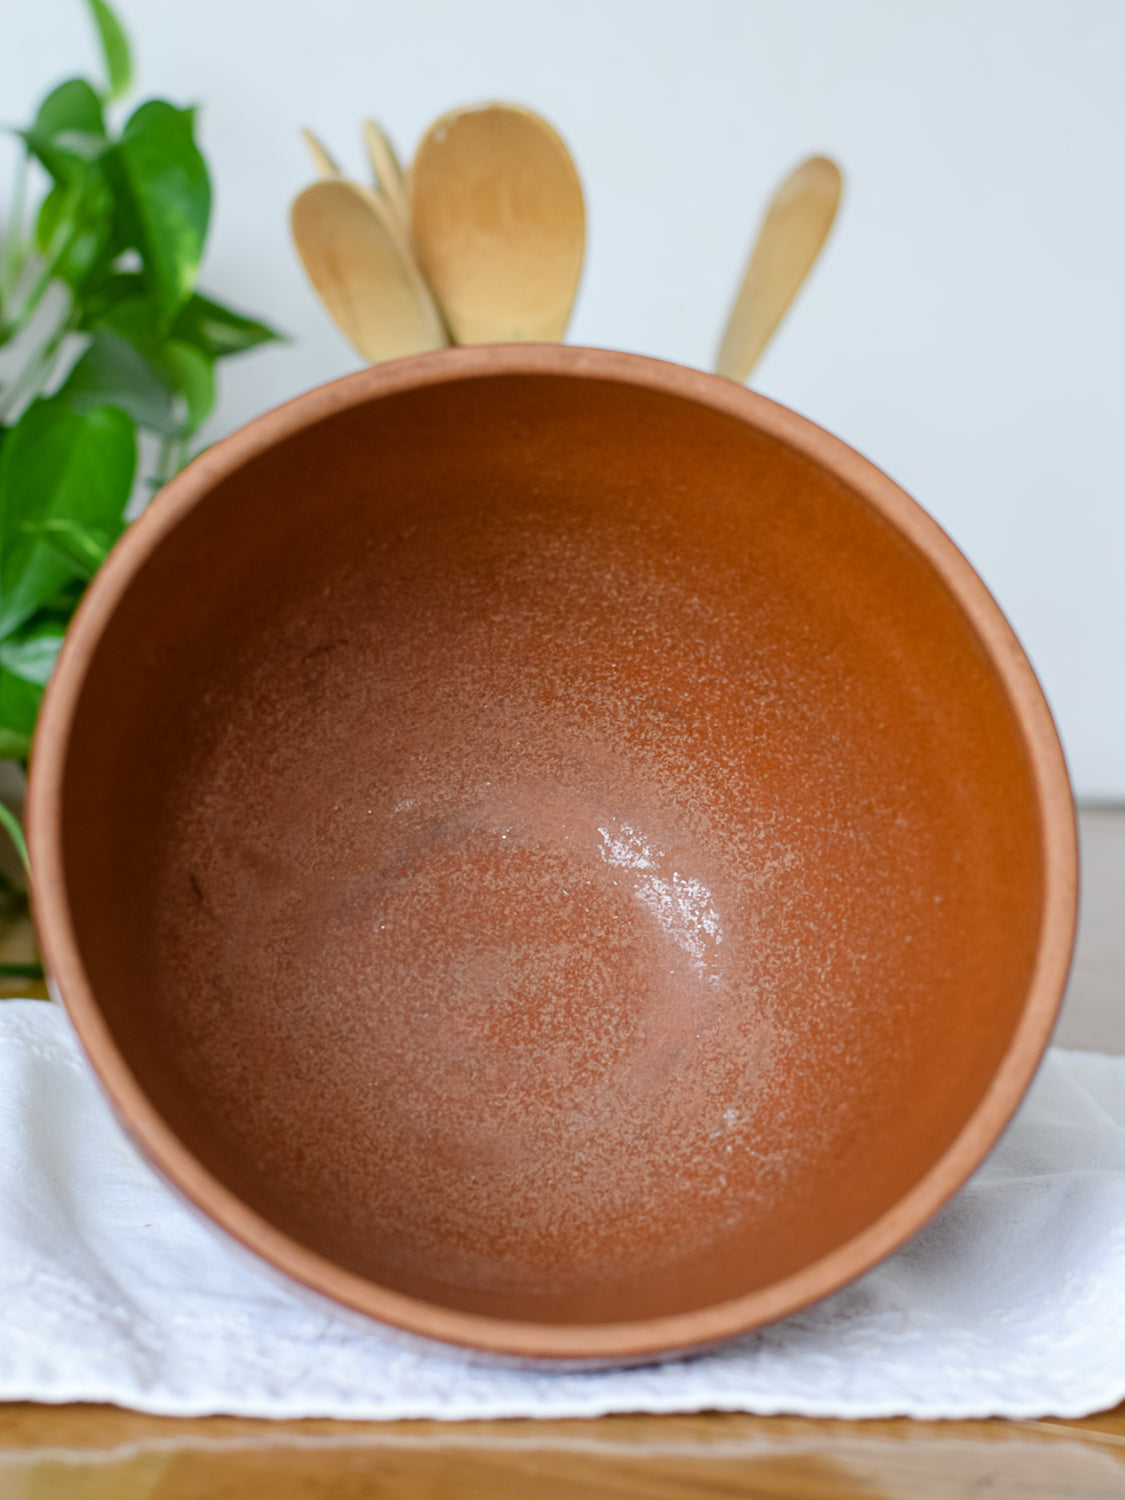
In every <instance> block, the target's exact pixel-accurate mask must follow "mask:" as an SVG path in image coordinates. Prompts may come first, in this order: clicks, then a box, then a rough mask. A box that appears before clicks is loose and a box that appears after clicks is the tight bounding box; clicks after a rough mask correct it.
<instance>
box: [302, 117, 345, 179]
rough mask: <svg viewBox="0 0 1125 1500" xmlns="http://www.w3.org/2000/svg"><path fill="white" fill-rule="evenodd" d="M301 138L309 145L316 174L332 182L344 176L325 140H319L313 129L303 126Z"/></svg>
mask: <svg viewBox="0 0 1125 1500" xmlns="http://www.w3.org/2000/svg"><path fill="white" fill-rule="evenodd" d="M301 139H302V140H303V141H304V143H305V145H306V146H307V147H308V152H309V155H310V156H311V157H312V162H313V166H314V167H315V168H316V175H317V176H318V177H319V178H320V179H321V181H323V182H331V181H332V180H333V179H334V178H337V177H343V175H344V174H343V172H341V171H340V168H339V167H338V166H337V165H336V163H335V161H334V160H333V158H332V156H331V155H330V154H329V152H328V149H327V148H326V146H325V145H324V143H323V141H321V140H319V139H318V138H317V137H316V136H315V135H313V133H312V131H311V130H308V129H305V128H304V127H302V129H301Z"/></svg>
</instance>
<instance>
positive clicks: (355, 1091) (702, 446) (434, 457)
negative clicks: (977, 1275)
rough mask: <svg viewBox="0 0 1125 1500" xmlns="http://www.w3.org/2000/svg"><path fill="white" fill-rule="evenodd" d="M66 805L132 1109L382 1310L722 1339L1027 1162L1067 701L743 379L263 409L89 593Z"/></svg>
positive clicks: (382, 388) (296, 1267)
mask: <svg viewBox="0 0 1125 1500" xmlns="http://www.w3.org/2000/svg"><path fill="white" fill-rule="evenodd" d="M34 760H35V763H34V770H33V775H32V787H31V795H30V803H31V844H32V851H33V865H34V872H35V880H36V898H37V912H38V920H39V924H40V931H41V935H42V939H43V944H44V948H45V951H46V955H47V960H48V963H49V966H50V968H51V970H52V972H53V974H54V976H55V979H56V981H57V983H58V986H59V988H60V989H61V991H62V994H63V996H64V997H65V1000H66V1004H67V1007H68V1009H69V1011H70V1014H71V1017H72V1018H73V1021H74V1024H75V1026H76V1027H77V1029H78V1033H79V1035H80V1037H81V1039H82V1042H83V1044H84V1045H85V1048H86V1050H87V1052H88V1054H89V1056H90V1059H91V1060H92V1062H93V1064H94V1066H95V1068H96V1069H97V1071H98V1073H99V1074H100V1076H101V1078H102V1081H103V1083H104V1084H105V1087H106V1088H107V1090H108V1092H109V1095H110V1097H111V1099H112V1100H113V1103H114V1105H115V1106H116V1109H117V1111H118V1113H119V1114H120V1116H121V1118H122V1119H123V1121H124V1122H125V1124H126V1126H127V1127H128V1128H129V1130H130V1131H131V1132H132V1134H133V1136H134V1137H135V1139H136V1140H137V1142H138V1143H139V1144H140V1146H141V1147H142V1148H143V1150H144V1151H145V1152H146V1153H147V1155H148V1157H149V1158H150V1159H151V1161H153V1162H154V1163H155V1164H156V1166H157V1167H158V1168H159V1169H160V1170H161V1171H162V1172H163V1173H164V1175H165V1176H166V1177H167V1178H168V1179H169V1180H170V1181H171V1182H172V1183H173V1184H175V1186H176V1187H178V1188H179V1189H180V1190H181V1191H182V1192H183V1193H184V1194H186V1195H187V1197H188V1198H189V1199H191V1200H192V1201H193V1202H194V1203H195V1204H197V1205H198V1207H199V1208H200V1209H202V1210H203V1211H204V1213H206V1214H207V1215H209V1216H210V1217H211V1218H212V1219H213V1220H214V1221H215V1222H216V1223H217V1224H218V1225H220V1226H222V1228H223V1229H225V1230H226V1231H228V1232H229V1233H230V1234H232V1235H233V1236H235V1237H236V1238H237V1239H238V1240H240V1241H242V1242H243V1243H244V1244H245V1245H247V1246H249V1247H250V1248H251V1249H253V1250H255V1251H257V1252H258V1253H259V1254H260V1255H261V1256H264V1257H265V1259H266V1260H267V1261H269V1262H272V1264H273V1265H274V1266H275V1267H278V1268H280V1269H281V1270H282V1271H284V1272H287V1273H288V1274H289V1276H291V1277H293V1278H295V1279H296V1280H297V1281H298V1282H300V1283H303V1284H304V1285H305V1286H306V1287H308V1288H311V1289H312V1290H314V1291H316V1292H319V1293H322V1294H326V1295H327V1296H328V1297H330V1298H332V1299H335V1301H336V1302H338V1303H340V1304H343V1305H344V1306H346V1307H348V1308H351V1309H354V1310H356V1311H358V1312H360V1313H364V1314H367V1315H369V1316H370V1317H373V1318H375V1319H378V1320H380V1321H381V1322H383V1323H385V1324H388V1325H392V1326H394V1327H396V1328H398V1329H400V1330H405V1331H407V1332H410V1333H413V1334H415V1335H423V1336H428V1337H431V1338H435V1339H441V1340H445V1341H448V1342H449V1343H452V1344H458V1345H462V1346H466V1347H469V1348H473V1349H477V1350H482V1351H489V1352H490V1353H492V1354H493V1355H501V1356H505V1355H506V1356H515V1357H520V1358H527V1359H565V1358H571V1359H579V1360H587V1361H606V1362H612V1361H627V1360H638V1359H645V1358H649V1357H652V1356H655V1355H659V1354H662V1353H666V1352H670V1351H676V1350H682V1349H686V1348H692V1347H699V1346H702V1345H705V1344H707V1343H709V1342H713V1341H715V1340H718V1339H721V1338H724V1337H728V1336H730V1335H733V1334H735V1333H738V1332H740V1331H742V1330H745V1329H749V1328H752V1327H754V1326H756V1325H759V1324H762V1323H764V1322H767V1321H769V1320H772V1319H775V1318H778V1317H780V1316H781V1315H782V1314H784V1313H788V1312H791V1311H793V1310H794V1309H795V1308H799V1307H801V1306H802V1305H804V1304H806V1303H808V1302H810V1301H812V1300H813V1299H815V1298H817V1297H820V1296H823V1295H824V1294H825V1293H827V1292H831V1291H832V1290H833V1289H835V1288H837V1287H840V1286H841V1285H842V1284H843V1283H845V1282H847V1281H848V1280H850V1279H851V1278H852V1277H854V1276H856V1275H857V1274H859V1273H860V1272H862V1271H864V1270H865V1269H867V1268H868V1267H870V1266H872V1265H873V1264H874V1263H875V1262H876V1261H878V1260H879V1259H880V1258H881V1257H882V1256H884V1255H885V1254H886V1253H887V1252H888V1251H890V1250H891V1249H893V1248H894V1247H895V1246H896V1245H899V1244H901V1243H902V1241H903V1240H904V1239H906V1238H907V1236H909V1235H910V1234H911V1233H913V1232H914V1231H915V1230H916V1229H918V1227H919V1226H920V1225H921V1224H922V1223H923V1222H924V1220H925V1219H926V1218H927V1217H928V1216H929V1215H930V1214H932V1213H933V1211H934V1210H935V1209H936V1208H937V1207H938V1206H939V1204H941V1202H942V1201H943V1200H944V1199H945V1198H947V1197H948V1195H949V1194H950V1193H951V1192H952V1191H953V1190H954V1189H955V1188H956V1187H957V1186H958V1185H959V1184H960V1183H962V1182H963V1181H964V1180H965V1178H966V1177H967V1176H968V1175H969V1173H970V1172H971V1171H972V1170H973V1169H974V1167H976V1166H977V1164H978V1163H979V1162H980V1161H981V1159H982V1158H983V1156H984V1155H985V1153H986V1152H987V1150H988V1148H989V1147H990V1146H991V1145H992V1143H993V1142H994V1141H995V1140H996V1138H997V1136H998V1134H999V1133H1000V1131H1001V1130H1002V1129H1003V1127H1004V1125H1005V1123H1006V1122H1007V1120H1008V1119H1009V1117H1010V1116H1011V1114H1012V1112H1013V1110H1014V1109H1015V1107H1016V1105H1017V1103H1018V1101H1019V1099H1020V1097H1021V1095H1022V1093H1023V1091H1024V1089H1025V1088H1026V1086H1027V1084H1028V1082H1029V1081H1030V1079H1031V1077H1032V1074H1033V1072H1034V1070H1035V1067H1036V1064H1037V1062H1038V1060H1039V1058H1040V1055H1041V1053H1042V1051H1043V1048H1044V1047H1045V1045H1046V1042H1047V1039H1048V1036H1049V1033H1050V1029H1051V1025H1052V1022H1053V1020H1054V1017H1055V1013H1056V1010H1057V1007H1058V1003H1059V999H1060V995H1061V992H1062V989H1063V985H1064V981H1065V976H1066V970H1067V964H1068V960H1069V956H1070V948H1071V942H1072V936H1073V928H1074V907H1075V884H1076V881H1075V838H1074V825H1073V813H1072V805H1071V798H1070V792H1069V787H1068V782H1067V776H1066V770H1065V766H1064V762H1063V758H1062V755H1061V752H1060V749H1059V744H1058V741H1057V738H1056V735H1055V731H1054V728H1053V726H1052V723H1051V719H1050V715H1049V713H1048V710H1047V707H1046V705H1045V703H1044V700H1043V697H1042V695H1041V693H1040V690H1039V688H1038V686H1037V684H1036V681H1035V678H1034V676H1033V674H1032V671H1031V668H1030V667H1029V665H1028V662H1027V660H1026V658H1025V657H1024V655H1023V652H1022V651H1021V649H1020V647H1019V645H1018V643H1017V641H1016V639H1015V637H1014V636H1013V634H1012V632H1011V630H1010V629H1009V627H1008V625H1007V624H1006V623H1005V621H1004V619H1003V617H1002V615H1001V614H1000V611H999V609H998V608H997V606H996V605H995V603H994V602H993V601H992V599H991V598H990V596H989V595H988V593H987V592H986V590H985V588H984V586H983V585H982V584H981V582H980V580H979V579H978V578H977V577H976V575H975V574H974V573H973V571H972V569H971V568H970V567H969V565H968V564H967V563H966V562H965V560H964V558H963V557H962V556H961V555H960V554H959V553H958V551H957V550H956V548H955V547H954V546H953V544H952V543H951V542H950V541H949V539H948V538H947V537H946V536H945V535H944V534H943V533H942V532H941V531H940V530H939V528H938V527H937V526H936V525H935V524H934V522H933V521H931V520H930V519H929V518H928V517H927V516H926V515H925V514H924V513H923V512H922V511H921V510H919V509H918V507H917V506H916V505H914V503H913V502H912V501H911V500H909V499H908V498H907V496H906V495H905V494H903V492H902V491H901V490H900V489H898V488H897V487H896V486H895V485H894V484H893V483H892V482H891V480H889V479H888V478H886V476H885V475H883V474H881V473H880V472H879V471H878V470H876V469H875V468H873V467H872V466H871V465H870V464H869V463H867V462H866V461H865V460H864V459H862V458H860V457H859V456H858V455H857V454H855V453H854V452H852V451H851V450H850V449H848V448H846V447H845V446H844V445H843V444H842V443H840V442H838V441H837V440H836V439H835V438H832V437H830V436H829V435H828V434H827V433H825V432H822V431H821V430H819V429H818V428H816V427H814V426H813V425H812V424H811V423H809V422H807V421H805V420H803V419H802V418H801V417H798V416H795V415H794V414H793V413H792V412H789V411H786V410H785V409H783V408H781V407H779V406H776V405H774V404H772V403H771V402H769V401H767V400H765V399H763V398H762V397H761V396H757V395H754V394H752V393H750V392H748V391H745V390H743V389H741V388H740V387H738V386H736V385H734V384H732V383H730V382H728V381H726V380H722V379H719V378H717V377H713V376H708V375H703V374H699V373H697V372H695V371H692V370H687V369H682V368H678V367H675V366H672V365H666V364H660V363H657V362H655V361H652V360H647V359H641V358H635V357H631V356H627V355H622V354H613V353H607V352H599V351H591V350H582V349H572V348H558V347H529V346H515V347H502V346H497V347H490V348H473V349H462V350H455V351H447V352H442V353H439V354H432V355H425V356H423V357H420V358H417V359H409V360H402V361H399V362H396V363H393V364H389V365H385V366H383V367H381V368H378V369H374V370H368V371H364V372H363V373H361V374H357V375H353V376H351V377H349V378H348V379H345V380H341V381H338V382H336V383H335V384H332V385H329V386H326V387H324V388H323V389H321V390H316V391H313V392H311V393H309V394H308V395H306V396H302V397H301V398H300V399H298V400H296V401H293V402H291V403H290V404H289V405H288V406H284V407H282V408H281V409H280V410H278V411H274V412H272V413H270V414H269V415H268V416H265V417H263V418H261V419H260V420H258V421H256V422H253V423H251V424H250V425H249V426H248V427H246V428H244V429H243V430H242V431H241V432H238V433H236V434H235V435H234V436H233V437H231V438H228V439H227V440H226V441H225V442H222V443H220V444H218V445H217V446H216V447H214V448H212V449H211V450H209V451H208V452H207V453H206V454H204V455H203V456H202V457H201V458H199V459H197V460H196V462H195V463H193V464H192V465H191V467H190V468H189V469H188V470H187V471H186V472H185V473H184V474H183V475H181V476H180V477H179V478H178V479H176V480H175V481H174V482H173V483H172V484H171V485H169V486H168V488H167V490H166V491H165V492H164V493H163V494H161V495H160V497H159V498H158V499H157V500H156V502H155V503H154V504H153V506H152V507H151V509H150V511H149V512H148V513H147V514H146V515H145V516H144V517H143V518H142V519H141V520H140V521H139V522H138V524H137V525H136V526H135V527H134V528H133V529H132V530H131V531H130V532H129V533H128V534H127V535H126V537H125V538H124V540H123V541H122V543H121V544H120V546H119V547H118V548H117V550H116V551H115V552H114V554H113V556H112V557H111V558H110V560H109V562H108V563H107V564H106V566H105V568H104V570H103V571H102V573H101V574H100V575H99V577H98V578H97V580H96V581H95V583H94V585H93V586H92V588H91V589H90V591H89V595H88V597H87V598H86V600H85V602H84V604H83V606H82V608H81V611H80V613H79V615H78V618H77V620H76V621H75V624H74V627H73V629H72V632H71V635H70V638H69V640H68V643H67V645H66V648H65V650H64V652H63V655H62V659H61V661H60V663H59V666H58V670H57V673H56V675H55V678H54V681H53V682H52V684H51V687H50V690H49V692H48V695H47V699H46V703H45V706H44V709H43V714H42V719H41V725H40V731H39V735H38V738H37V741H36V746H35V757H34Z"/></svg>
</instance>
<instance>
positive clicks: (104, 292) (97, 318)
mask: <svg viewBox="0 0 1125 1500" xmlns="http://www.w3.org/2000/svg"><path fill="white" fill-rule="evenodd" d="M145 296H146V291H145V281H144V277H143V276H142V275H141V274H140V272H138V271H114V272H112V273H111V274H110V275H108V276H105V277H103V278H102V279H100V280H99V281H98V282H96V283H95V284H94V285H92V286H89V287H87V288H86V294H85V297H84V299H83V301H84V306H83V308H82V314H81V321H80V322H79V325H78V326H79V328H82V329H86V330H89V329H91V328H93V327H94V326H95V325H96V324H98V323H101V322H104V321H105V318H106V315H107V314H108V313H110V312H112V310H113V309H114V308H115V307H118V306H119V305H120V304H121V303H122V302H127V301H133V300H144V298H145ZM149 322H150V325H151V326H152V328H153V329H155V327H156V323H157V319H156V316H155V314H153V315H152V316H151V317H150V319H149Z"/></svg>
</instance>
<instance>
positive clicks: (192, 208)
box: [115, 99, 211, 325]
mask: <svg viewBox="0 0 1125 1500" xmlns="http://www.w3.org/2000/svg"><path fill="white" fill-rule="evenodd" d="M192 113H193V112H192V111H190V110H181V109H174V108H173V106H172V105H170V104H167V103H165V102H164V101H163V100H161V99H150V100H149V101H148V102H147V103H146V104H142V105H141V107H140V108H139V109H138V110H137V111H136V113H135V114H134V115H133V116H132V117H131V118H130V120H129V122H128V124H127V125H126V126H125V130H124V132H123V133H122V136H121V140H120V141H119V142H118V144H117V146H116V148H115V150H116V152H117V155H118V160H119V161H120V163H121V168H122V173H123V176H124V179H125V182H126V185H127V188H128V192H129V196H130V199H131V210H132V215H131V216H132V218H133V220H134V222H135V233H136V236H137V239H138V241H139V243H138V245H137V248H138V249H139V250H140V253H141V260H142V262H143V265H144V269H145V274H146V278H147V280H148V282H149V285H150V286H151V288H152V291H153V294H154V296H155V298H156V302H157V305H158V307H159V309H160V313H161V317H162V320H163V322H164V323H165V325H168V324H170V323H171V322H172V320H173V319H174V318H175V316H176V314H177V313H178V312H179V311H180V309H181V308H182V307H183V305H184V303H185V302H186V301H187V299H188V298H189V297H190V296H191V293H192V290H193V289H194V286H195V278H196V276H197V275H198V274H199V264H200V261H201V260H202V258H203V245H204V242H205V240H206V238H207V224H208V221H209V219H210V216H211V183H210V179H209V178H208V175H207V165H206V163H205V162H204V160H203V157H202V156H201V155H200V152H199V149H198V147H197V146H196V144H195V141H194V140H193V139H192Z"/></svg>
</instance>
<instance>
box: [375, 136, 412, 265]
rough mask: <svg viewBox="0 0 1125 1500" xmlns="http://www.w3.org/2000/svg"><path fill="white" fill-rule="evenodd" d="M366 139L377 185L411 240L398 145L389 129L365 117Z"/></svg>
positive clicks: (407, 203)
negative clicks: (390, 135)
mask: <svg viewBox="0 0 1125 1500" xmlns="http://www.w3.org/2000/svg"><path fill="white" fill-rule="evenodd" d="M363 139H364V143H365V144H366V146H367V159H368V161H369V162H370V163H371V170H372V172H374V174H375V185H376V187H377V188H378V189H379V191H380V192H381V193H382V194H383V197H384V198H385V199H386V200H387V202H388V203H389V204H390V206H391V208H392V210H393V211H394V215H395V218H396V219H397V221H398V223H399V224H400V226H401V227H402V230H403V232H404V233H405V235H406V237H407V239H408V240H409V239H412V238H413V235H412V233H411V228H410V204H409V202H408V200H407V197H406V180H405V178H404V176H403V171H402V167H401V165H400V164H399V159H398V156H397V155H396V153H395V148H394V147H393V146H392V145H391V143H390V140H389V139H388V137H387V133H386V131H385V130H383V128H382V127H381V126H380V125H378V124H377V123H376V122H375V121H374V120H364V122H363Z"/></svg>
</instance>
